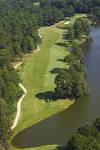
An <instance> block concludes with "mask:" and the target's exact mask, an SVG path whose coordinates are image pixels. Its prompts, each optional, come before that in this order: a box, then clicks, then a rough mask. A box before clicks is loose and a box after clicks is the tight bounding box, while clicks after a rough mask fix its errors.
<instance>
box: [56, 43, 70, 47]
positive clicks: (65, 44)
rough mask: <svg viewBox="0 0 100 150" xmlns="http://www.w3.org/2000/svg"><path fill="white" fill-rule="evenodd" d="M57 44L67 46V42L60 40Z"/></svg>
mask: <svg viewBox="0 0 100 150" xmlns="http://www.w3.org/2000/svg"><path fill="white" fill-rule="evenodd" d="M56 45H57V46H61V47H67V43H65V42H58V43H56Z"/></svg>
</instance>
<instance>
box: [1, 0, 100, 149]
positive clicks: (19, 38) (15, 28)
mask: <svg viewBox="0 0 100 150" xmlns="http://www.w3.org/2000/svg"><path fill="white" fill-rule="evenodd" d="M99 7H100V1H99V0H88V1H87V0H80V1H77V0H5V1H3V0H2V1H0V149H2V150H5V149H6V150H7V149H8V148H9V147H8V144H7V140H8V138H9V136H10V133H11V132H10V126H11V114H12V112H14V109H15V108H14V103H15V102H16V100H17V99H18V98H19V97H20V95H21V90H20V89H19V85H18V83H19V81H20V79H19V76H18V74H17V73H16V71H15V70H14V69H13V67H12V65H11V64H12V62H13V61H14V60H15V59H16V56H17V57H21V56H22V55H23V54H25V53H29V52H32V51H33V50H35V49H36V48H37V45H38V44H39V43H40V38H39V35H38V28H39V27H41V26H46V25H51V24H54V23H55V22H59V21H60V20H62V19H64V18H65V17H67V16H69V17H70V16H73V15H74V14H75V13H76V12H77V13H90V14H92V16H91V17H93V16H94V18H100V9H99ZM75 31H76V29H75ZM75 34H76V33H75ZM77 34H79V33H77ZM70 36H71V33H70ZM71 57H73V59H74V60H75V61H76V62H75V63H76V64H78V61H77V60H76V57H77V56H76V54H71ZM79 61H82V60H80V58H79ZM66 63H67V62H66ZM76 64H72V65H71V67H70V69H69V70H67V71H65V72H64V74H65V76H68V77H69V75H70V74H71V73H70V72H71V71H72V70H75V71H76V68H77V69H78V70H80V68H79V66H78V65H76ZM81 69H82V68H81ZM60 76H61V75H60ZM77 76H79V78H80V79H82V78H84V77H83V75H81V73H80V75H79V74H77V73H76V74H75V77H74V78H75V79H76V78H77ZM64 78H66V77H64ZM71 78H72V76H71ZM69 80H71V79H69ZM83 80H84V79H82V81H83ZM65 81H66V79H65ZM55 82H57V79H56V81H55ZM79 82H81V81H79ZM56 84H58V83H56ZM66 84H69V83H66ZM79 84H80V83H79ZM73 86H75V85H74V83H73ZM59 88H60V87H59ZM65 88H66V86H65ZM70 88H71V90H72V86H70ZM56 91H59V89H56ZM69 91H70V89H69ZM80 94H82V93H81V91H80V92H79V93H78V94H77V95H76V96H77V97H78V96H79V95H80ZM69 95H70V96H72V95H74V93H73V94H72V95H71V94H69ZM65 96H66V95H65ZM74 96H75V95H74Z"/></svg>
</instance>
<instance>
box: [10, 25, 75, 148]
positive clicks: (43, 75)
mask: <svg viewBox="0 0 100 150" xmlns="http://www.w3.org/2000/svg"><path fill="white" fill-rule="evenodd" d="M40 32H41V35H42V43H41V45H40V49H41V50H40V51H39V52H37V53H33V54H31V56H27V57H25V59H24V65H22V67H19V71H20V76H21V79H22V82H23V85H24V86H25V87H26V88H27V92H28V94H27V96H26V97H25V99H24V101H23V103H22V114H21V117H20V121H19V123H18V125H17V127H16V129H15V130H14V133H13V137H14V135H16V134H17V133H18V132H20V131H21V130H23V129H25V128H28V127H31V126H32V125H34V124H36V123H38V122H39V121H41V120H43V119H46V118H47V117H49V116H51V115H54V114H56V113H57V112H60V111H64V110H65V109H67V108H68V107H69V106H70V105H71V104H73V103H74V101H70V100H57V101H56V102H55V101H52V102H45V101H44V100H39V99H38V98H36V96H35V95H36V94H38V93H40V92H45V91H50V90H53V89H54V87H55V84H54V79H55V74H51V73H50V71H51V70H52V69H54V68H64V67H65V64H64V63H63V62H62V61H58V59H63V58H64V57H65V55H67V54H68V51H67V49H66V48H65V47H62V46H58V45H56V43H59V42H60V43H62V42H64V41H63V39H62V34H63V32H64V30H59V29H57V28H55V27H45V28H43V29H42V30H41V31H40ZM49 147H50V150H51V147H52V148H53V147H54V146H49ZM49 147H48V146H47V147H41V148H37V149H36V148H32V149H30V150H33V149H34V150H40V149H41V150H42V149H43V150H49ZM11 150H18V149H17V148H14V147H11ZM25 150H29V149H25Z"/></svg>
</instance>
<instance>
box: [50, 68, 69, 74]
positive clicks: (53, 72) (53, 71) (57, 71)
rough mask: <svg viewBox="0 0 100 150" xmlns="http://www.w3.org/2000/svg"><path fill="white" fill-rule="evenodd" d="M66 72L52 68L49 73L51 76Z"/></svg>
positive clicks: (64, 69)
mask: <svg viewBox="0 0 100 150" xmlns="http://www.w3.org/2000/svg"><path fill="white" fill-rule="evenodd" d="M64 71H66V68H54V69H53V70H51V71H50V73H52V74H60V73H62V72H64Z"/></svg>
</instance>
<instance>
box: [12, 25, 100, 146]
mask: <svg viewBox="0 0 100 150" xmlns="http://www.w3.org/2000/svg"><path fill="white" fill-rule="evenodd" d="M90 37H91V38H92V40H91V41H90V42H88V45H87V48H85V57H84V61H85V64H86V72H87V80H88V86H89V89H90V96H89V97H83V98H81V99H80V100H77V101H76V102H75V104H74V105H72V106H71V107H70V108H69V109H67V110H66V111H64V112H61V113H59V114H57V115H55V116H53V117H50V118H48V119H46V120H44V121H42V122H40V123H38V124H36V125H34V126H33V127H31V128H28V129H26V130H24V131H22V132H20V133H19V134H18V135H17V136H16V137H15V138H14V139H13V141H12V144H13V145H14V146H16V147H19V148H31V147H36V146H43V145H50V144H66V143H67V141H68V139H69V138H70V137H71V136H72V135H73V134H74V133H75V132H76V131H77V129H78V128H79V127H81V126H82V125H84V124H85V123H89V122H92V121H93V120H95V119H96V118H98V117H100V24H99V23H98V24H97V25H96V26H95V27H94V28H92V30H91V33H90Z"/></svg>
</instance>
